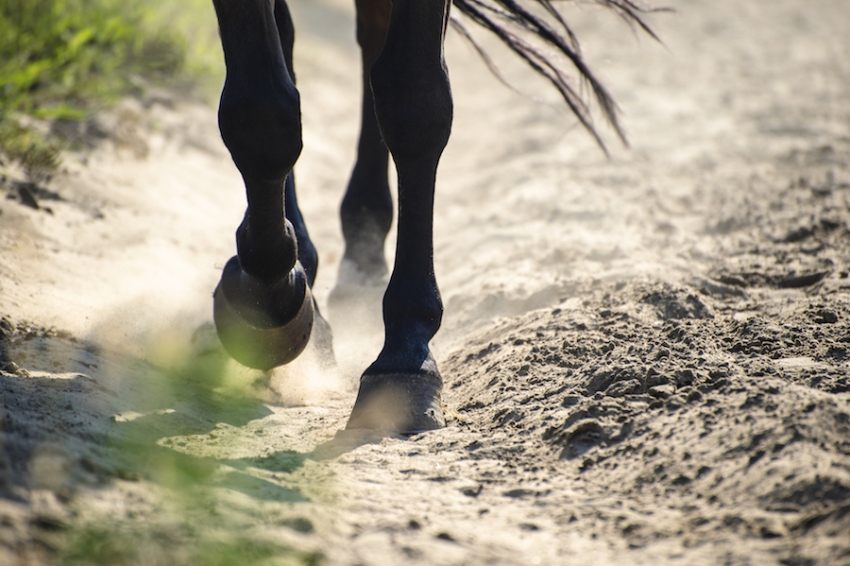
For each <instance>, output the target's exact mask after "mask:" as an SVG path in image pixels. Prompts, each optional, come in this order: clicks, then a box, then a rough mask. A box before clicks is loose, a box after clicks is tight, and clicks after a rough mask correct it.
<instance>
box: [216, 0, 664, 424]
mask: <svg viewBox="0 0 850 566" xmlns="http://www.w3.org/2000/svg"><path fill="white" fill-rule="evenodd" d="M526 1H527V3H528V4H525V3H523V2H522V1H521V0H454V6H455V7H456V8H457V9H458V10H459V11H460V12H461V13H462V14H464V15H465V16H466V17H467V20H471V21H472V22H473V23H475V24H478V25H480V26H482V27H484V28H485V29H486V30H488V31H490V32H492V33H493V34H495V35H496V36H497V37H498V38H499V39H500V40H502V41H503V42H504V43H505V44H506V45H507V46H508V47H509V48H510V49H512V50H513V51H514V52H515V53H516V54H517V55H519V56H520V57H521V58H522V59H523V60H525V61H526V62H527V63H528V64H529V65H530V66H531V67H532V68H533V69H534V70H535V71H537V72H538V73H540V74H541V75H543V76H544V77H545V78H546V79H548V80H549V81H550V82H551V83H552V84H553V85H554V86H555V88H556V89H557V90H558V91H559V93H560V94H561V96H562V97H563V99H564V101H565V102H566V104H567V105H568V106H569V108H570V109H571V110H572V111H573V112H574V113H575V115H576V116H577V117H578V119H579V121H580V122H581V123H582V124H583V125H584V127H585V128H586V129H587V131H588V132H590V134H591V135H593V137H594V138H595V139H596V141H597V143H598V144H599V145H600V147H601V148H602V149H603V151H605V145H604V143H603V141H602V138H601V137H600V136H599V134H598V132H597V130H596V128H595V126H594V124H593V121H592V117H591V112H590V106H589V102H586V101H585V100H584V99H583V97H582V96H580V94H579V92H577V91H576V90H575V88H574V87H573V82H572V80H571V78H570V76H569V75H568V72H567V71H565V70H564V68H563V63H562V62H560V61H558V60H555V59H554V58H553V57H551V56H549V55H547V54H546V52H545V51H544V49H543V47H547V46H548V47H549V48H554V50H556V51H557V52H558V53H559V54H560V55H561V56H563V57H565V59H566V60H567V61H568V62H570V63H571V64H572V65H573V67H574V68H575V69H576V70H577V71H578V74H579V76H580V77H581V78H582V79H583V80H584V81H585V82H586V83H587V84H589V86H590V90H591V91H592V93H593V95H594V97H595V100H596V101H597V103H598V105H599V107H600V108H601V111H602V113H603V115H604V116H605V118H606V119H607V121H608V122H609V123H610V124H611V125H612V126H613V127H614V130H615V131H616V132H617V133H618V135H619V136H620V137H621V139H622V140H623V142H624V143H625V141H626V140H625V137H624V136H623V134H622V129H621V128H620V126H619V124H618V123H617V108H616V105H615V103H614V101H613V98H612V97H611V95H610V94H609V93H608V91H607V90H606V89H605V87H604V86H603V85H602V84H601V82H600V81H599V80H597V79H596V77H595V76H594V75H593V73H592V72H591V70H590V69H589V68H588V66H587V64H586V63H585V62H584V60H583V58H582V56H581V51H580V49H579V45H578V42H577V39H576V37H575V34H573V32H572V30H571V29H570V28H569V26H568V25H567V23H566V21H565V20H564V18H563V17H562V15H561V13H560V12H559V11H558V10H557V9H556V7H555V6H554V5H553V3H552V1H551V0H526ZM595 1H596V3H598V4H601V5H603V6H605V7H607V8H610V9H613V10H614V11H616V12H617V13H618V14H620V15H621V16H623V17H625V18H626V19H627V20H629V21H630V22H632V23H636V24H637V25H638V26H640V27H642V28H643V29H644V30H646V31H647V32H649V33H650V34H652V31H651V30H650V28H649V27H648V26H647V25H646V24H645V22H644V21H643V19H642V18H641V16H640V14H641V12H645V11H648V10H649V8H645V7H642V6H639V5H637V4H635V3H634V2H632V1H631V0H595ZM213 4H214V7H215V11H216V15H217V18H218V25H219V31H220V36H221V44H222V48H223V52H224V60H225V65H226V69H227V73H226V79H225V83H224V86H223V89H222V93H221V98H220V103H219V111H218V122H219V129H220V132H221V137H222V139H223V141H224V143H225V145H226V147H227V149H228V151H229V152H230V155H231V157H232V159H233V162H234V163H235V165H236V167H237V169H238V170H239V172H240V173H241V175H242V179H243V181H244V184H245V191H246V196H247V208H246V211H245V215H244V218H243V220H242V222H241V224H240V225H239V227H238V228H237V230H236V255H235V256H233V257H232V258H230V260H229V261H228V262H227V263H226V265H225V266H224V269H223V271H222V274H221V279H220V281H219V283H218V285H217V287H216V289H215V292H214V294H213V318H214V321H215V325H216V330H217V333H218V336H219V339H220V341H221V343H222V345H223V346H224V348H225V350H226V351H227V352H228V353H229V354H230V356H232V357H233V358H234V359H235V360H237V361H238V362H240V363H242V364H244V365H246V366H249V367H252V368H257V369H261V370H269V369H271V368H274V367H277V366H280V365H283V364H286V363H288V362H290V361H292V360H293V359H295V358H296V357H297V356H298V355H299V354H300V353H301V352H302V351H303V349H304V348H305V346H306V345H307V342H308V340H309V339H310V336H311V334H313V335H316V336H319V338H318V339H319V340H325V341H328V340H330V331H329V328H328V325H327V322H325V320H324V318H322V315H321V313H320V312H319V310H318V308H317V306H316V302H315V300H314V299H313V296H312V293H311V287H312V286H313V282H314V281H315V277H316V271H317V269H318V256H317V253H316V250H315V247H314V246H313V244H312V242H311V241H310V236H309V233H308V231H307V227H306V225H305V223H304V219H303V217H302V216H301V213H300V211H299V210H298V202H297V198H296V193H295V182H294V178H293V175H292V169H293V166H294V165H295V162H296V160H297V159H298V156H299V154H300V152H301V149H302V139H301V115H300V99H299V93H298V90H297V88H296V86H295V75H294V73H293V65H292V51H293V43H294V26H293V22H292V18H291V15H290V12H289V9H288V7H287V5H286V2H285V0H213ZM355 4H356V35H357V42H358V44H359V46H360V50H361V59H362V73H363V74H362V77H363V91H362V95H363V99H362V108H361V112H362V116H361V120H362V121H361V130H360V137H359V142H358V151H357V158H356V163H355V165H354V169H353V172H352V174H351V178H350V181H349V183H348V186H347V189H346V192H345V196H344V198H343V200H342V205H341V209H340V217H341V222H342V233H343V237H344V240H345V252H344V256H343V258H342V262H343V264H344V265H347V266H349V267H350V268H351V269H354V270H355V271H357V272H359V273H360V274H361V275H363V276H364V277H365V278H367V279H369V278H372V279H376V280H377V279H380V278H382V277H386V274H387V272H388V267H387V264H386V261H385V259H384V251H383V249H384V241H385V239H386V236H387V233H388V231H389V229H390V225H391V223H392V220H393V202H392V198H391V196H390V191H389V183H388V178H387V175H388V166H389V155H390V154H391V155H392V158H393V161H394V163H395V166H396V171H397V175H398V242H397V247H396V254H395V262H394V265H393V269H392V272H391V275H390V277H389V282H388V284H387V287H386V291H385V293H384V296H383V320H384V344H383V347H382V349H381V351H380V353H379V354H378V356H377V358H376V359H375V361H374V362H373V363H372V364H371V365H370V366H369V367H368V368H367V369H366V370H365V371H364V372H363V374H362V376H361V378H360V386H359V391H358V394H357V398H356V400H355V402H354V407H353V409H352V411H351V414H350V416H349V419H348V423H347V425H346V428H347V429H386V430H392V431H395V432H399V433H413V432H419V431H427V430H433V429H438V428H441V427H444V426H445V418H444V415H443V409H442V404H441V392H442V387H443V379H442V376H441V375H440V372H439V370H438V368H437V363H436V361H435V360H434V357H433V355H432V354H431V351H430V349H429V342H430V340H431V339H432V338H433V337H434V335H435V334H436V332H437V331H438V329H439V327H440V322H441V318H442V314H443V305H442V301H441V299H440V292H439V288H438V286H437V281H436V278H435V275H434V247H433V212H434V190H435V180H436V174H437V167H438V163H439V160H440V156H441V154H442V152H443V149H444V148H445V146H446V144H447V142H448V140H449V135H450V132H451V125H452V94H451V88H450V84H449V76H448V71H447V69H446V64H445V59H444V55H443V43H444V38H445V34H446V30H447V28H448V26H449V25H452V26H454V27H455V28H456V29H457V30H458V31H460V32H461V34H462V35H463V37H465V38H467V39H469V40H470V41H472V42H473V45H474V46H475V47H476V49H477V50H478V51H479V53H480V54H481V55H482V56H483V57H484V59H485V62H486V63H487V64H488V65H489V66H491V69H494V70H495V67H494V66H493V64H492V61H491V60H490V59H489V57H488V56H487V54H486V52H485V51H484V50H483V49H482V48H481V47H480V44H479V43H478V42H477V41H476V40H474V39H473V37H472V35H471V34H470V33H469V30H468V29H467V27H466V25H465V23H463V22H462V21H461V20H460V19H458V18H456V17H453V16H452V15H451V14H450V8H451V4H452V0H355ZM652 35H653V36H654V34H652ZM534 41H537V43H535V42H534ZM541 45H542V46H543V47H541ZM563 57H562V58H563ZM606 153H607V152H606ZM314 326H315V327H316V328H315V332H314V329H313V327H314Z"/></svg>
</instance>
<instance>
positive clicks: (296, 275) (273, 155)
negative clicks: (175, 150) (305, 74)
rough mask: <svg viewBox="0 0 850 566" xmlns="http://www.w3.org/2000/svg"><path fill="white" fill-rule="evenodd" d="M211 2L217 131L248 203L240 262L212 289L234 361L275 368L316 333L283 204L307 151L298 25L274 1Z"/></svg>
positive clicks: (216, 314)
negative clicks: (220, 60)
mask: <svg viewBox="0 0 850 566" xmlns="http://www.w3.org/2000/svg"><path fill="white" fill-rule="evenodd" d="M213 3H214V5H215V9H216V14H217V15H218V21H219V29H220V30H221V42H222V47H223V49H224V58H225V63H226V65H227V78H226V80H225V84H224V89H223V91H222V94H221V103H220V106H219V128H220V130H221V137H222V139H223V140H224V143H225V145H226V146H227V148H228V150H229V151H230V154H231V156H232V158H233V161H234V163H235V164H236V167H237V168H238V169H239V171H240V173H241V174H242V178H243V180H244V182H245V189H246V194H247V200H248V208H247V210H246V211H245V217H244V219H243V220H242V224H241V225H240V226H239V228H238V230H237V231H236V248H237V256H236V257H233V258H231V259H230V261H228V262H227V264H226V265H225V267H224V271H223V273H222V276H221V281H220V282H219V285H218V287H217V288H216V290H215V295H214V318H215V323H216V328H217V330H218V335H219V338H220V339H221V342H222V344H223V345H224V347H225V349H226V350H227V351H228V353H230V354H231V355H232V356H233V357H234V358H235V359H236V360H237V361H239V362H241V363H243V364H245V365H248V366H250V367H255V368H258V369H269V368H272V367H275V366H278V365H281V364H284V363H287V362H289V361H291V360H292V359H294V358H295V357H296V356H297V355H298V354H300V353H301V351H302V350H303V349H304V347H305V346H306V344H307V341H308V340H309V337H310V331H311V328H312V325H313V301H312V297H311V294H310V288H309V285H308V277H307V274H306V273H305V271H304V268H303V267H302V266H301V263H300V262H299V261H298V255H299V254H298V245H297V242H296V230H295V229H294V228H293V225H292V223H291V222H290V221H289V220H288V219H287V215H286V210H285V200H284V185H285V183H286V182H287V177H288V176H289V175H290V174H291V171H292V167H293V165H294V164H295V161H296V160H297V158H298V155H299V154H300V153H301V112H300V101H299V96H298V91H297V90H296V88H295V84H294V83H293V80H292V75H291V73H290V70H289V68H288V64H287V63H289V64H290V65H291V38H283V40H284V41H283V43H284V45H283V46H282V44H281V39H282V37H281V34H286V33H290V35H291V22H289V21H288V17H289V15H288V12H287V11H285V5H283V4H282V2H279V5H278V6H277V12H278V13H277V14H276V13H275V9H274V7H273V6H272V4H271V3H270V2H269V0H213ZM281 8H283V10H281ZM275 15H277V16H278V21H276V20H275ZM287 24H288V25H287ZM287 30H289V31H287ZM285 51H286V52H287V55H288V57H285V56H284V53H285ZM287 59H289V61H287ZM290 183H291V180H290ZM311 267H313V268H314V266H311Z"/></svg>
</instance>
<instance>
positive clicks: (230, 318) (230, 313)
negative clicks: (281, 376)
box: [213, 257, 313, 370]
mask: <svg viewBox="0 0 850 566" xmlns="http://www.w3.org/2000/svg"><path fill="white" fill-rule="evenodd" d="M301 275H302V277H303V270H302V273H301ZM241 276H242V270H241V268H240V267H239V263H238V260H236V258H235V257H234V258H231V260H230V261H229V262H228V263H227V265H226V266H225V268H224V272H223V273H222V276H221V281H220V282H219V284H218V286H217V287H216V289H215V292H214V293H213V319H214V320H215V327H216V330H217V332H218V337H219V340H221V344H222V346H224V349H225V350H226V351H227V353H228V354H230V356H231V357H232V358H233V359H234V360H236V361H237V362H239V363H240V364H243V365H246V366H248V367H251V368H254V369H260V370H270V369H272V368H274V367H277V366H281V365H284V364H287V363H289V362H291V361H292V360H294V359H295V358H297V357H298V355H299V354H301V352H303V351H304V348H305V347H306V346H307V343H308V342H309V341H310V333H311V331H312V329H313V297H312V295H311V293H310V287H309V286H308V285H306V283H305V284H304V285H303V289H304V292H303V293H304V294H303V298H302V299H300V307H299V308H298V310H297V311H295V314H294V315H293V316H292V317H291V318H289V320H287V321H286V322H283V323H280V322H277V321H274V320H269V319H268V318H267V317H266V318H264V317H263V314H264V312H265V310H266V309H265V307H266V305H265V303H271V302H272V301H274V293H273V289H272V290H271V291H272V292H268V293H265V292H263V293H256V295H257V296H259V297H262V299H263V300H259V301H258V300H252V299H250V298H247V299H246V297H244V296H240V293H239V291H240V287H239V286H238V281H239V278H240V277H241ZM257 286H258V285H255V287H257ZM263 291H265V290H263Z"/></svg>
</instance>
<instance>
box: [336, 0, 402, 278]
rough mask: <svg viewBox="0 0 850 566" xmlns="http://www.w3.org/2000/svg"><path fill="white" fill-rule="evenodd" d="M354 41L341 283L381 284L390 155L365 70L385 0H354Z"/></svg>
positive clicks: (384, 16) (389, 213) (378, 39)
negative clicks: (353, 141) (357, 67)
mask: <svg viewBox="0 0 850 566" xmlns="http://www.w3.org/2000/svg"><path fill="white" fill-rule="evenodd" d="M355 3H356V6H357V43H358V44H359V45H360V54H361V60H362V71H363V75H362V76H363V82H362V85H363V96H362V107H361V126H360V140H359V142H358V145H357V161H356V163H355V165H354V170H353V171H352V173H351V179H350V181H349V183H348V187H347V189H346V191H345V196H344V197H343V199H342V205H341V207H340V219H341V221H342V234H343V237H344V239H345V253H344V255H343V258H342V262H341V264H340V278H339V279H340V284H341V285H345V284H346V283H348V282H350V281H358V282H359V281H366V282H380V281H382V280H385V277H386V275H387V263H386V259H385V258H384V242H385V240H386V237H387V233H388V232H389V230H390V226H391V225H392V221H393V201H392V197H391V196H390V187H389V182H388V179H387V173H388V172H387V168H388V163H389V155H388V153H387V147H386V146H385V145H384V142H383V140H382V139H381V132H380V130H379V129H378V121H377V119H376V118H375V103H374V100H373V97H372V89H371V88H370V86H369V71H370V69H371V68H372V64H373V63H374V62H375V59H377V57H378V54H379V53H380V52H381V48H382V47H383V45H384V38H385V37H386V34H387V28H388V26H389V21H390V10H391V7H392V4H391V2H390V0H356V2H355Z"/></svg>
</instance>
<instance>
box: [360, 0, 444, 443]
mask: <svg viewBox="0 0 850 566" xmlns="http://www.w3.org/2000/svg"><path fill="white" fill-rule="evenodd" d="M447 19H448V0H394V1H393V6H392V16H391V18H390V26H389V30H388V32H387V37H386V41H385V44H384V48H383V50H382V51H381V54H380V55H379V57H378V59H377V60H376V61H375V64H374V65H373V67H372V72H371V81H372V90H373V92H374V96H375V111H376V115H377V118H378V124H379V125H380V129H381V134H382V136H383V139H384V141H385V142H386V145H387V147H388V148H389V150H390V152H391V153H392V155H393V159H394V160H395V163H396V168H397V170H398V192H399V219H398V243H397V248H396V258H395V266H394V268H393V273H392V276H391V277H390V282H389V285H388V287H387V291H386V293H385V295H384V327H385V336H384V346H383V349H382V350H381V353H380V354H379V356H378V359H377V360H376V361H375V362H374V363H373V364H372V365H371V366H370V367H369V368H368V369H367V370H366V372H365V373H364V374H363V377H362V378H361V381H360V391H359V393H358V396H357V401H356V402H355V405H354V409H353V410H352V413H351V417H350V419H349V422H348V428H391V429H394V430H397V431H401V432H411V431H417V430H428V429H434V428H439V427H442V426H444V425H445V421H444V420H443V414H442V408H441V402H440V394H441V390H442V378H441V377H440V374H439V372H438V371H437V365H436V363H435V361H434V358H433V357H432V355H431V352H430V349H429V347H428V342H429V341H430V340H431V338H432V337H433V336H434V334H435V333H436V332H437V330H438V329H439V327H440V320H441V318H442V313H443V305H442V301H441V299H440V292H439V290H438V288H437V282H436V278H435V276H434V245H433V213H434V182H435V179H436V174H437V164H438V162H439V159H440V155H441V154H442V152H443V149H444V148H445V146H446V143H447V142H448V139H449V134H450V131H451V121H452V98H451V90H450V88H449V80H448V74H447V72H446V67H445V62H444V60H443V36H444V33H445V29H446V22H447Z"/></svg>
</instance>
